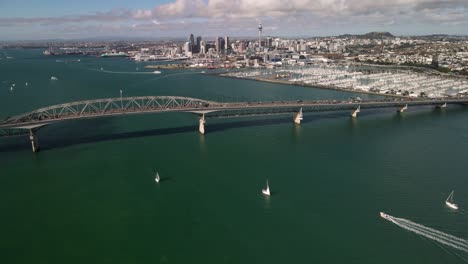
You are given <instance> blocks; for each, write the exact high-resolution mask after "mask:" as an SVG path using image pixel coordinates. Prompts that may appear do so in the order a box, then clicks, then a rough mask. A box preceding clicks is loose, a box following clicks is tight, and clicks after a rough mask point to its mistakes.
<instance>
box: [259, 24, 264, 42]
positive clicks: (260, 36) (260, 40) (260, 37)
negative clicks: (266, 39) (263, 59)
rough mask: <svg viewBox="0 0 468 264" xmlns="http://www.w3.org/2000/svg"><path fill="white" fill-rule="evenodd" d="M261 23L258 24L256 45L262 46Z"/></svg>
mask: <svg viewBox="0 0 468 264" xmlns="http://www.w3.org/2000/svg"><path fill="white" fill-rule="evenodd" d="M262 29H263V27H262V23H260V24H258V46H259V47H261V46H262Z"/></svg>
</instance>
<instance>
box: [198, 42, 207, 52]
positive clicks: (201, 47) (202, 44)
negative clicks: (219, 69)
mask: <svg viewBox="0 0 468 264" xmlns="http://www.w3.org/2000/svg"><path fill="white" fill-rule="evenodd" d="M197 41H198V40H197ZM199 47H200V53H201V54H205V53H206V45H205V41H203V40H200V46H199Z"/></svg>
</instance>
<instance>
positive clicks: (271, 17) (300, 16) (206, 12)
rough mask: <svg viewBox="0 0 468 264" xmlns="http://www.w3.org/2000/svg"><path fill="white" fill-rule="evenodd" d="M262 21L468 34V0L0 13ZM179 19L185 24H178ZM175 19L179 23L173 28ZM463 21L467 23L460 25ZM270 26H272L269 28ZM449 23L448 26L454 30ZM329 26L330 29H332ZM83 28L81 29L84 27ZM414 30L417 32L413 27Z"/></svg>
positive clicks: (313, 28) (98, 20)
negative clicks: (444, 28) (444, 29)
mask: <svg viewBox="0 0 468 264" xmlns="http://www.w3.org/2000/svg"><path fill="white" fill-rule="evenodd" d="M259 20H260V21H262V22H263V24H264V26H265V31H268V30H270V31H275V34H295V33H301V34H311V35H313V34H314V33H315V32H317V31H318V30H320V31H321V32H327V29H328V28H334V29H338V30H340V29H341V31H342V32H343V33H345V32H346V31H349V32H356V31H360V30H361V29H362V30H367V29H375V30H378V29H381V28H384V29H388V30H391V29H392V28H404V29H405V30H406V29H409V28H411V27H413V28H414V31H416V30H417V28H418V27H425V28H426V29H427V30H430V29H431V28H437V27H440V26H441V25H449V24H450V25H459V26H458V29H459V31H460V33H461V34H468V29H467V28H468V0H286V1H280V0H172V2H169V3H166V4H161V5H158V6H156V7H154V8H153V9H137V10H128V9H113V10H110V11H108V12H97V13H95V14H90V15H76V16H60V17H28V18H22V17H18V18H0V30H1V28H2V27H3V28H16V27H28V26H29V27H33V26H34V27H36V26H37V25H39V26H41V25H42V26H44V27H51V25H53V27H54V28H56V27H57V26H60V25H61V26H62V27H63V28H66V27H69V28H71V27H72V26H75V27H74V28H77V29H79V28H80V26H81V24H82V23H83V22H86V23H87V24H93V23H94V25H95V26H96V27H99V28H104V26H105V25H112V24H115V23H116V22H118V23H120V24H123V25H124V24H126V25H127V26H126V27H125V26H122V27H117V28H115V27H113V28H115V30H122V32H124V31H125V30H132V32H135V31H136V30H159V31H162V30H167V31H171V30H172V31H181V32H182V31H185V32H189V31H194V32H200V31H203V32H210V30H211V32H212V33H208V34H212V35H213V34H228V33H232V32H237V33H238V34H244V35H248V34H255V31H256V30H255V26H252V25H255V24H257V23H258V22H256V21H259ZM181 24H183V26H181ZM177 25H178V27H179V28H177ZM463 26H466V27H463ZM268 27H270V28H268ZM455 29H456V28H452V29H451V30H455ZM331 32H332V31H331ZM0 33H1V31H0ZM84 33H85V31H84ZM415 33H417V32H415Z"/></svg>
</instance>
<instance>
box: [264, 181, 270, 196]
mask: <svg viewBox="0 0 468 264" xmlns="http://www.w3.org/2000/svg"><path fill="white" fill-rule="evenodd" d="M262 193H263V194H264V195H268V196H270V186H269V185H268V180H267V182H266V188H265V189H262Z"/></svg>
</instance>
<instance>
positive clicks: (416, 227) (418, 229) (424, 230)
mask: <svg viewBox="0 0 468 264" xmlns="http://www.w3.org/2000/svg"><path fill="white" fill-rule="evenodd" d="M380 216H381V217H382V218H384V219H386V220H388V221H390V222H392V223H394V224H396V225H397V226H399V227H401V228H403V229H406V230H408V231H411V232H413V233H415V234H418V235H421V236H424V237H426V238H429V239H432V240H434V241H437V242H439V243H441V244H444V245H446V246H449V247H453V248H456V249H458V250H462V251H464V252H468V241H467V240H465V239H463V238H459V237H456V236H452V235H449V234H447V233H444V232H441V231H438V230H435V229H433V228H430V227H427V226H423V225H420V224H417V223H415V222H412V221H410V220H407V219H404V218H397V217H393V216H391V215H387V214H384V213H380Z"/></svg>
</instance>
